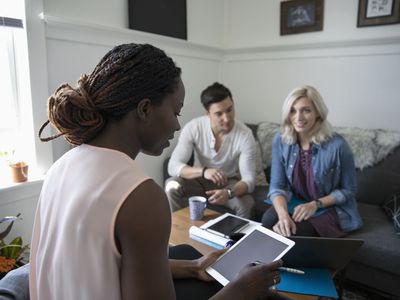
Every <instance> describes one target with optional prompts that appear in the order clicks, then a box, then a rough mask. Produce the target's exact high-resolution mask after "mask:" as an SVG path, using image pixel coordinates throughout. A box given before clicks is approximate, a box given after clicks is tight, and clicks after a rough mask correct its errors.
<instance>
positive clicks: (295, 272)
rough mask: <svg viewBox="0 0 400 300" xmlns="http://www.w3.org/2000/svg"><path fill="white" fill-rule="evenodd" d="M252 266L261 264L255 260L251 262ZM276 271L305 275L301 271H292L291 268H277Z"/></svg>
mask: <svg viewBox="0 0 400 300" xmlns="http://www.w3.org/2000/svg"><path fill="white" fill-rule="evenodd" d="M252 264H253V265H254V266H256V265H259V264H261V262H260V261H258V260H256V261H253V262H252ZM278 270H280V271H285V272H288V273H294V274H300V275H304V274H305V272H304V271H302V270H298V269H293V268H287V267H279V268H278Z"/></svg>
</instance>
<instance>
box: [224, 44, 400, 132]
mask: <svg viewBox="0 0 400 300" xmlns="http://www.w3.org/2000/svg"><path fill="white" fill-rule="evenodd" d="M399 68H400V37H398V38H385V39H364V40H358V41H337V42H327V43H313V44H301V45H300V44H299V45H291V46H275V47H260V48H249V49H232V50H228V51H227V52H226V54H225V56H224V66H223V70H224V73H223V78H224V82H225V83H226V84H227V85H228V86H230V87H232V90H233V93H234V95H235V97H236V99H237V101H236V111H237V113H238V115H239V117H240V118H241V119H243V120H245V121H247V122H253V123H257V122H261V121H274V122H279V121H280V116H281V107H282V104H283V101H284V99H285V98H286V96H287V95H288V93H289V92H290V91H291V90H293V89H294V88H295V87H297V86H299V85H303V84H309V85H313V86H315V87H316V88H317V89H318V90H319V91H320V92H321V94H322V96H323V97H324V99H325V101H326V103H327V105H328V107H329V109H330V114H329V120H330V121H331V122H332V123H333V124H334V125H336V126H357V127H362V128H385V129H398V127H399V122H398V114H399V113H400V96H399V93H398V88H397V86H398V84H399V75H398V70H399ZM255 107H256V108H257V109H252V108H255Z"/></svg>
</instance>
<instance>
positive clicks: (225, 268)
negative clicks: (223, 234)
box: [207, 226, 294, 285]
mask: <svg viewBox="0 0 400 300" xmlns="http://www.w3.org/2000/svg"><path fill="white" fill-rule="evenodd" d="M293 246H294V242H293V241H292V240H289V239H287V238H285V237H283V236H281V235H279V234H277V233H275V232H273V231H271V230H268V229H266V228H264V227H261V226H259V227H257V228H255V229H254V230H253V231H251V232H250V233H249V234H248V235H246V236H245V237H244V238H242V239H241V240H240V241H239V242H237V243H236V244H235V245H234V246H232V247H231V248H230V249H229V250H228V251H227V252H226V253H225V254H223V255H222V256H221V257H220V258H219V259H218V260H217V261H216V262H215V263H214V264H213V265H211V266H210V267H209V268H207V272H208V273H209V274H210V275H211V276H213V277H214V278H215V279H216V280H217V281H219V282H220V283H221V284H223V285H226V284H228V283H229V282H230V281H231V280H232V279H233V278H234V277H235V276H236V274H237V273H238V272H239V271H240V270H241V269H242V268H243V267H244V266H245V265H246V264H248V263H251V262H253V261H260V262H264V263H269V262H272V261H274V260H277V259H280V258H281V257H282V256H283V255H284V254H285V253H286V252H287V251H289V249H290V248H291V247H293Z"/></svg>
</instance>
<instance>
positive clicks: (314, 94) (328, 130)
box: [281, 85, 332, 144]
mask: <svg viewBox="0 0 400 300" xmlns="http://www.w3.org/2000/svg"><path fill="white" fill-rule="evenodd" d="M302 97H305V98H307V99H308V100H310V101H311V102H312V103H313V105H314V108H315V110H316V111H317V114H318V116H317V120H316V122H315V124H314V127H313V128H312V133H311V141H312V142H313V143H315V144H321V143H322V142H324V141H326V140H327V139H329V138H330V137H331V136H332V126H331V125H330V123H329V122H328V120H327V116H328V107H327V106H326V105H325V103H324V100H323V99H322V96H321V94H320V93H319V92H318V91H317V90H316V89H315V88H314V87H312V86H308V85H304V86H300V87H297V88H295V89H294V90H293V91H292V92H290V94H289V95H288V96H287V97H286V99H285V102H284V103H283V107H282V123H281V132H282V139H283V141H284V142H285V143H286V144H294V143H295V142H296V141H297V133H296V131H295V129H294V127H293V125H292V122H291V121H290V111H291V109H292V107H293V104H294V103H295V102H296V101H297V100H298V99H300V98H302Z"/></svg>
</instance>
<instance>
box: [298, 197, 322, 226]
mask: <svg viewBox="0 0 400 300" xmlns="http://www.w3.org/2000/svg"><path fill="white" fill-rule="evenodd" d="M317 210H318V207H317V205H316V202H315V201H310V202H307V203H304V204H300V205H297V206H296V207H295V208H294V212H293V216H292V218H293V220H294V221H295V222H301V221H303V220H308V219H309V218H310V217H312V216H313V215H314V214H315V212H316V211H317Z"/></svg>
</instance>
